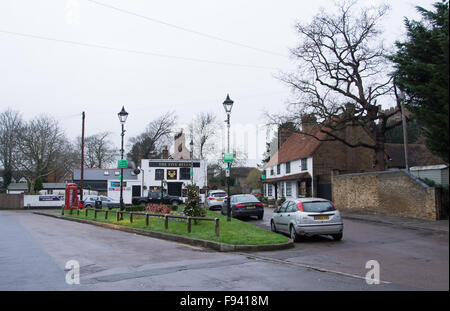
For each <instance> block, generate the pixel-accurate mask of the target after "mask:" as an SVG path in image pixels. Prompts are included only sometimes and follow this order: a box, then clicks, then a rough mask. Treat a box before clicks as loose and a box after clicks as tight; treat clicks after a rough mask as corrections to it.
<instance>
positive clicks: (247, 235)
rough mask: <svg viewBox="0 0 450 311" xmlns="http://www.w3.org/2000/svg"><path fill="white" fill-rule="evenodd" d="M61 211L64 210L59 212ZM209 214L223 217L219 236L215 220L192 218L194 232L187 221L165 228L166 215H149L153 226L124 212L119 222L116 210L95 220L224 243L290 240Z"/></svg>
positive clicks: (170, 223) (220, 222) (175, 222)
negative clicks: (162, 216)
mask: <svg viewBox="0 0 450 311" xmlns="http://www.w3.org/2000/svg"><path fill="white" fill-rule="evenodd" d="M59 214H61V212H60V211H59ZM64 216H66V217H73V218H81V219H89V220H95V219H94V211H92V210H90V211H89V213H88V217H85V214H84V211H83V212H80V215H79V216H77V215H76V211H73V214H72V215H69V211H67V210H66V211H65V213H64ZM206 217H210V218H219V219H220V220H219V231H220V235H219V236H218V237H217V236H216V235H215V231H214V222H213V221H198V222H197V224H194V221H192V225H191V233H188V232H187V223H186V222H185V221H179V220H170V219H169V226H168V229H167V230H166V229H165V228H164V218H152V217H149V226H146V225H145V216H137V215H133V222H132V223H130V216H129V215H127V214H124V215H123V220H120V221H118V222H117V221H116V213H108V219H105V213H97V219H96V220H95V221H98V222H105V223H111V224H118V225H122V226H128V227H133V228H139V229H148V230H152V231H158V232H166V233H171V234H177V235H183V236H188V237H192V238H197V239H202V240H209V241H215V242H222V243H228V244H234V245H257V244H273V243H284V242H287V241H288V240H289V239H288V238H287V237H286V236H283V235H280V234H277V233H274V232H271V231H268V230H265V229H262V228H259V227H256V226H254V225H252V224H249V223H246V222H244V221H241V220H238V219H235V218H232V219H231V221H230V222H227V217H226V216H223V215H221V214H219V213H215V212H213V211H207V215H206Z"/></svg>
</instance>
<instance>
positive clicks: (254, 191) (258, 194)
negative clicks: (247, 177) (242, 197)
mask: <svg viewBox="0 0 450 311" xmlns="http://www.w3.org/2000/svg"><path fill="white" fill-rule="evenodd" d="M250 194H252V195H254V196H255V197H259V196H260V195H261V190H259V189H252V191H250Z"/></svg>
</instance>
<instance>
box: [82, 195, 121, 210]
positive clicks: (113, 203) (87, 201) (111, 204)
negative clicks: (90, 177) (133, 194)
mask: <svg viewBox="0 0 450 311" xmlns="http://www.w3.org/2000/svg"><path fill="white" fill-rule="evenodd" d="M95 201H101V202H102V207H107V208H109V209H111V208H117V207H120V201H118V200H114V199H113V198H110V197H107V196H104V195H88V196H86V197H84V200H83V206H84V207H89V208H90V207H95Z"/></svg>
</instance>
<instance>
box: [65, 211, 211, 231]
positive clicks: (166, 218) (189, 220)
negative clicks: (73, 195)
mask: <svg viewBox="0 0 450 311" xmlns="http://www.w3.org/2000/svg"><path fill="white" fill-rule="evenodd" d="M73 210H74V208H70V210H69V214H70V215H72V214H73ZM75 210H76V211H77V215H80V212H81V211H80V209H75ZM89 211H94V219H97V213H105V219H108V213H116V221H119V218H122V219H123V214H127V215H130V223H133V216H134V215H137V216H145V225H146V227H148V226H149V224H150V221H149V217H151V216H157V217H164V229H166V230H167V229H168V228H169V219H170V218H176V219H185V220H186V222H187V232H188V233H191V231H192V230H191V229H192V228H191V227H192V226H191V223H192V220H194V221H197V220H199V221H200V220H203V221H214V231H215V234H216V236H219V218H208V217H190V216H178V215H170V214H156V213H142V212H124V211H114V210H104V209H95V208H85V209H84V216H85V217H87V216H88V214H89ZM61 215H63V216H64V207H63V208H61Z"/></svg>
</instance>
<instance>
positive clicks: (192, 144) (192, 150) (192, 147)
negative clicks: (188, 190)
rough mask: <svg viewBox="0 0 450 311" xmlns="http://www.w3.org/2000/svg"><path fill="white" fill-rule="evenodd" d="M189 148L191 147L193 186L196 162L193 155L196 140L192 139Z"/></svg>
mask: <svg viewBox="0 0 450 311" xmlns="http://www.w3.org/2000/svg"><path fill="white" fill-rule="evenodd" d="M189 146H191V171H190V172H189V174H190V175H191V184H192V185H193V184H194V160H193V154H194V140H193V139H192V138H191V142H190V143H189Z"/></svg>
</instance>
